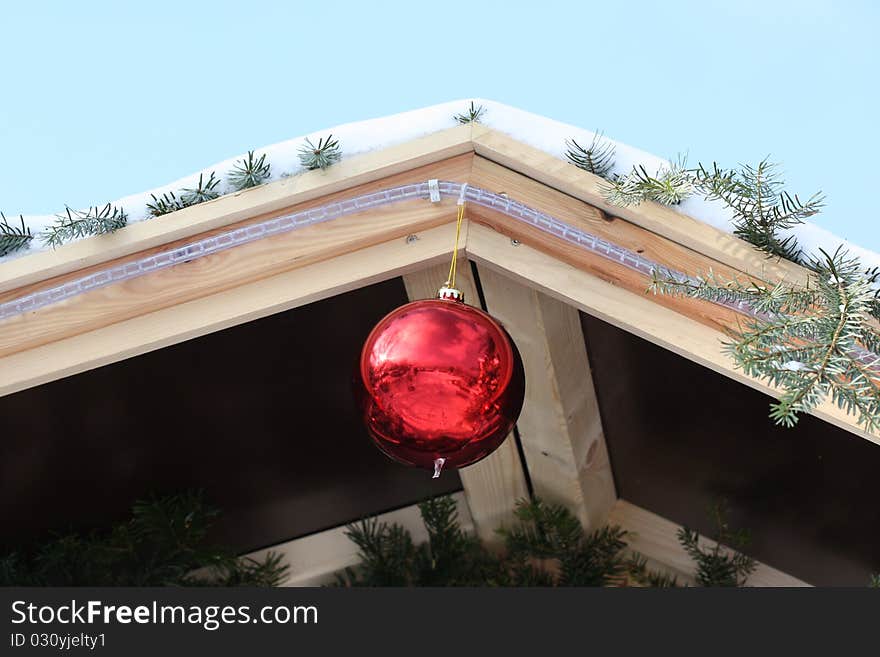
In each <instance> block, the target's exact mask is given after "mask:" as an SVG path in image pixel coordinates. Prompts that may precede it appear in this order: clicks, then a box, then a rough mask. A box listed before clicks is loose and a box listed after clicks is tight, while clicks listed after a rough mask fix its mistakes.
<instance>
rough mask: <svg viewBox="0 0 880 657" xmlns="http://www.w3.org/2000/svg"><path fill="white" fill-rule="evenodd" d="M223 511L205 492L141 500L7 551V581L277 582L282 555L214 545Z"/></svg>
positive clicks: (283, 568)
mask: <svg viewBox="0 0 880 657" xmlns="http://www.w3.org/2000/svg"><path fill="white" fill-rule="evenodd" d="M218 516H219V511H217V510H216V509H214V508H212V507H210V506H208V505H207V504H205V502H204V500H203V499H202V496H201V494H200V493H198V492H187V493H184V494H181V495H171V496H167V497H162V498H152V499H149V500H142V501H138V502H136V503H135V505H134V507H133V508H132V514H131V517H130V518H129V519H128V520H124V521H122V522H118V523H115V524H114V525H113V526H111V527H110V528H109V529H108V530H107V531H104V532H94V533H92V534H89V535H85V536H84V535H80V534H66V535H62V536H56V537H54V538H52V539H50V540H49V541H47V542H45V543H43V544H41V545H39V546H37V547H36V548H35V549H32V550H31V551H30V552H29V553H27V554H26V553H23V552H21V551H18V552H13V553H11V554H9V555H6V556H5V557H0V586H23V585H29V586H31V585H38V586H209V585H210V586H275V585H277V584H279V583H281V581H282V580H283V579H284V577H285V576H286V573H287V565H286V564H284V563H283V562H282V559H281V557H280V555H278V554H275V553H270V554H269V555H267V557H266V558H265V559H264V560H255V559H250V558H245V559H242V558H239V557H236V556H235V555H234V554H233V553H232V552H230V551H229V550H227V549H225V548H223V547H218V546H213V545H210V544H209V543H208V542H207V536H208V531H209V529H210V528H211V526H212V525H213V523H214V521H215V520H216V518H217V517H218Z"/></svg>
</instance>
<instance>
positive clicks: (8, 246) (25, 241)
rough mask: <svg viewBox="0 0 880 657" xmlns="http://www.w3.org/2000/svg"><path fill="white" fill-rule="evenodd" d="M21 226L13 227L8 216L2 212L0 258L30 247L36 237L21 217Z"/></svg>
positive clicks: (0, 217) (0, 214)
mask: <svg viewBox="0 0 880 657" xmlns="http://www.w3.org/2000/svg"><path fill="white" fill-rule="evenodd" d="M19 219H20V220H21V226H20V227H19V226H15V225H11V224H10V223H9V221H7V219H6V215H4V214H3V213H2V212H0V258H2V257H3V256H5V255H9V254H10V253H14V252H15V251H19V250H21V249H26V248H28V247H29V246H30V243H31V240H32V239H34V236H33V235H32V234H31V229H30V228H28V227H26V226H25V225H24V217H23V216H21V215H19Z"/></svg>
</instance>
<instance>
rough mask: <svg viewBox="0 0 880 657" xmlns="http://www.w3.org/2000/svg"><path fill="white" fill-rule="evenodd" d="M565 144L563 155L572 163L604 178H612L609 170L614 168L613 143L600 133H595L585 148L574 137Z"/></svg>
mask: <svg viewBox="0 0 880 657" xmlns="http://www.w3.org/2000/svg"><path fill="white" fill-rule="evenodd" d="M565 146H566V151H565V157H566V159H567V160H568V161H569V162H571V163H572V164H573V165H575V166H576V167H578V168H579V169H583V170H584V171H589V172H590V173H593V174H596V175H597V176H600V177H602V178H605V179H606V180H609V181H611V180H613V178H612V175H611V171H612V169H613V168H614V152H615V149H614V144H613V143H611V142H609V141H606V140H605V139H603V138H602V134H601V133H599V132H597V133H595V134H594V135H593V140H592V141H591V142H590V145H589V146H588V147H586V148H584V147H583V146H581V145H580V144H578V143H577V142H576V141H575V140H574V139H567V140H566V141H565Z"/></svg>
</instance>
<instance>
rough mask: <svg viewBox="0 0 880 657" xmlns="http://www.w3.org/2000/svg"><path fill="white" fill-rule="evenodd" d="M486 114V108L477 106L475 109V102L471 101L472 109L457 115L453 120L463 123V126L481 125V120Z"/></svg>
mask: <svg viewBox="0 0 880 657" xmlns="http://www.w3.org/2000/svg"><path fill="white" fill-rule="evenodd" d="M485 113H486V108H485V107H483V106H482V105H477V106H476V107H474V101H471V104H470V107H468V108H467V110H466V111H464V112H462V113H461V114H455V115H454V116H453V117H452V118H453V119H455V120H456V121H458V122H459V123H461V124H462V125H464V124H467V123H480V119H481V118H482V117H483V115H484V114H485Z"/></svg>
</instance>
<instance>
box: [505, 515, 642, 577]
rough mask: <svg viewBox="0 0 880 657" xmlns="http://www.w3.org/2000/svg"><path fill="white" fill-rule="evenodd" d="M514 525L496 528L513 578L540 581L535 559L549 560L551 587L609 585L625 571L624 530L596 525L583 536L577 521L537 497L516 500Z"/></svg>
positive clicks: (540, 560) (539, 560) (625, 534)
mask: <svg viewBox="0 0 880 657" xmlns="http://www.w3.org/2000/svg"><path fill="white" fill-rule="evenodd" d="M516 518H517V520H518V522H519V524H518V526H516V527H514V528H512V529H505V530H501V535H502V536H503V537H504V539H505V545H506V547H507V551H508V553H509V555H510V557H511V559H512V561H513V564H514V569H513V570H514V581H516V582H520V583H521V582H527V581H538V582H542V581H546V580H547V578H545V577H540V576H538V574H537V573H536V572H535V570H534V569H535V562H536V560H537V562H539V563H540V562H546V561H547V560H550V561H551V562H555V566H554V567H553V568H552V569H551V571H550V577H549V581H550V582H552V583H553V584H554V585H556V586H610V585H614V584H617V583H618V582H619V580H620V578H621V576H622V575H623V574H624V572H625V570H626V560H625V559H624V558H623V556H622V552H623V549H624V548H625V547H626V540H625V539H626V536H627V533H626V532H625V531H624V530H622V529H620V528H619V527H613V526H607V527H602V528H600V529H598V530H596V531H594V532H592V533H590V534H585V533H584V530H583V527H582V526H581V524H580V522H579V521H578V519H577V518H576V517H575V516H574V515H573V514H572V513H571V512H570V511H568V509H566V508H565V507H563V506H560V505H548V504H544V503H543V502H541V501H540V500H525V501H520V502H519V503H518V504H517V507H516Z"/></svg>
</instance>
